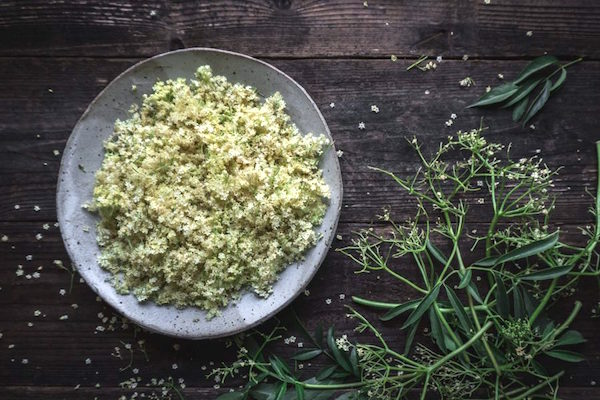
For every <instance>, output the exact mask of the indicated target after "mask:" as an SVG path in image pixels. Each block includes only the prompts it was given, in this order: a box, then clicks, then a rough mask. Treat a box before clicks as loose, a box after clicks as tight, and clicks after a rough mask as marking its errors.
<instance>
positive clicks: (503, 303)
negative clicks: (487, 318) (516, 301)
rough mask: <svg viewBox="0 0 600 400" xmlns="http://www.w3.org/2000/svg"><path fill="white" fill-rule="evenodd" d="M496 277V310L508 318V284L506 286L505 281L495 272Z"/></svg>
mask: <svg viewBox="0 0 600 400" xmlns="http://www.w3.org/2000/svg"><path fill="white" fill-rule="evenodd" d="M494 279H495V280H496V290H495V295H496V310H497V311H498V314H499V315H500V316H501V317H502V318H508V315H509V314H510V304H509V303H508V293H507V292H506V286H504V282H503V281H502V278H501V277H500V276H499V275H497V274H494Z"/></svg>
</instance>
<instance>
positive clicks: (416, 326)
mask: <svg viewBox="0 0 600 400" xmlns="http://www.w3.org/2000/svg"><path fill="white" fill-rule="evenodd" d="M419 322H420V320H419V321H417V322H415V323H414V325H413V326H412V327H411V328H410V330H409V331H408V335H406V341H405V342H404V354H405V355H407V354H408V353H410V349H411V347H412V343H413V341H414V340H415V334H416V333H417V329H419Z"/></svg>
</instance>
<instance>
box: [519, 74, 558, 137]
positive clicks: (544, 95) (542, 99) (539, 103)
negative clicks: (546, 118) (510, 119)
mask: <svg viewBox="0 0 600 400" xmlns="http://www.w3.org/2000/svg"><path fill="white" fill-rule="evenodd" d="M551 87H552V82H550V80H549V79H547V80H546V82H545V83H544V87H543V88H542V90H540V93H539V94H538V95H537V96H536V98H535V99H534V100H533V102H532V103H531V105H530V106H529V108H527V112H526V113H525V117H523V126H525V124H526V123H527V122H529V120H530V119H531V118H533V117H534V116H535V114H537V113H538V111H540V110H541V109H542V107H544V104H546V102H547V101H548V98H549V97H550V88H551Z"/></svg>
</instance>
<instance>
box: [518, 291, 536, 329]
mask: <svg viewBox="0 0 600 400" xmlns="http://www.w3.org/2000/svg"><path fill="white" fill-rule="evenodd" d="M519 287H520V288H521V297H522V298H523V304H524V305H525V311H527V315H528V316H530V315H531V314H533V312H534V310H535V309H536V307H537V305H538V304H539V302H538V301H537V300H536V299H534V298H533V296H532V295H531V293H529V291H528V290H527V288H526V287H524V286H519ZM538 321H539V320H538Z"/></svg>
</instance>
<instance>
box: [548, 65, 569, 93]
mask: <svg viewBox="0 0 600 400" xmlns="http://www.w3.org/2000/svg"><path fill="white" fill-rule="evenodd" d="M565 79H567V69H566V68H562V69H561V70H560V76H559V77H558V79H557V80H556V81H555V82H554V83H553V84H552V87H551V88H550V91H551V92H554V91H555V90H556V89H558V88H559V87H561V86H562V84H563V83H564V82H565Z"/></svg>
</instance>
